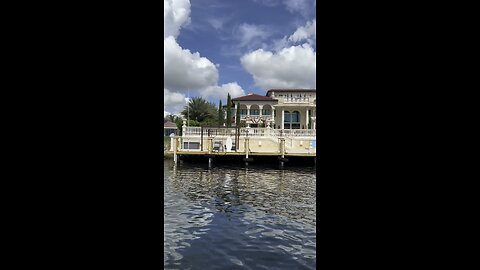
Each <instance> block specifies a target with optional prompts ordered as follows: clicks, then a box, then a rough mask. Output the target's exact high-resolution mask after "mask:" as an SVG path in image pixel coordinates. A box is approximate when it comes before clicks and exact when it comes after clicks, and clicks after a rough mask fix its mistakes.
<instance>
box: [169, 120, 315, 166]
mask: <svg viewBox="0 0 480 270" xmlns="http://www.w3.org/2000/svg"><path fill="white" fill-rule="evenodd" d="M170 140H171V142H170V148H169V149H167V150H166V151H164V154H165V155H169V156H171V155H173V160H174V162H175V163H177V161H178V159H179V158H180V157H204V158H205V159H208V164H209V167H211V166H213V160H214V159H215V158H221V157H235V156H236V157H242V156H243V157H244V158H243V161H244V162H245V163H246V164H248V163H249V162H255V161H257V162H258V159H254V158H253V157H278V162H279V164H280V165H281V166H283V165H284V164H285V163H286V162H288V157H292V158H293V157H303V158H312V159H314V160H316V156H317V153H316V133H315V130H302V129H294V130H279V129H272V128H269V127H267V128H216V127H186V126H184V127H183V128H182V136H176V135H173V134H172V135H171V136H170ZM227 146H228V147H227ZM229 147H230V148H229Z"/></svg>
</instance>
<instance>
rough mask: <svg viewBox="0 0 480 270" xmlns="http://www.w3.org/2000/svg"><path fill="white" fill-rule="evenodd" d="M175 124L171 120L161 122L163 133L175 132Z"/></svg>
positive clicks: (166, 134) (168, 134)
mask: <svg viewBox="0 0 480 270" xmlns="http://www.w3.org/2000/svg"><path fill="white" fill-rule="evenodd" d="M177 129H178V128H177V125H176V124H175V123H173V122H171V121H167V122H164V123H163V135H164V136H170V134H172V133H173V134H177Z"/></svg>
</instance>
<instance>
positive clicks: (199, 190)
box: [164, 160, 316, 269]
mask: <svg viewBox="0 0 480 270" xmlns="http://www.w3.org/2000/svg"><path fill="white" fill-rule="evenodd" d="M164 166H165V174H164V220H165V224H164V268H165V269H314V268H315V265H316V230H315V227H316V187H315V183H316V175H315V171H314V170H313V168H297V169H293V170H276V169H270V168H262V167H258V168H247V169H246V168H235V167H227V166H223V167H217V168H214V169H212V170H206V169H205V168H204V167H199V166H195V165H192V164H185V165H179V166H173V163H172V162H171V161H168V160H167V161H165V162H164Z"/></svg>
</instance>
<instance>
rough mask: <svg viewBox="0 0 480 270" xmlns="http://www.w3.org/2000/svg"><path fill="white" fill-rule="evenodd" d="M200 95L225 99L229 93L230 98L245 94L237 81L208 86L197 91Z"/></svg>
mask: <svg viewBox="0 0 480 270" xmlns="http://www.w3.org/2000/svg"><path fill="white" fill-rule="evenodd" d="M199 92H200V93H201V95H202V96H204V97H210V98H215V99H218V100H220V99H221V100H224V101H225V100H226V99H227V94H228V93H230V96H231V97H232V98H236V97H240V96H244V95H245V90H243V89H242V87H241V86H240V85H238V83H237V82H232V83H226V84H222V86H218V85H215V86H210V87H207V88H205V89H202V90H200V91H199Z"/></svg>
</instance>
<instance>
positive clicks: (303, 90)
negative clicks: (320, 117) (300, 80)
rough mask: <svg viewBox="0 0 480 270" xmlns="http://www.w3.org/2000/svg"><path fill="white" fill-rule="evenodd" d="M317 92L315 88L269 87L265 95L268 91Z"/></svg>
mask: <svg viewBox="0 0 480 270" xmlns="http://www.w3.org/2000/svg"><path fill="white" fill-rule="evenodd" d="M272 91H273V92H317V89H270V90H268V91H267V94H266V95H267V96H268V93H270V92H272Z"/></svg>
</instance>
